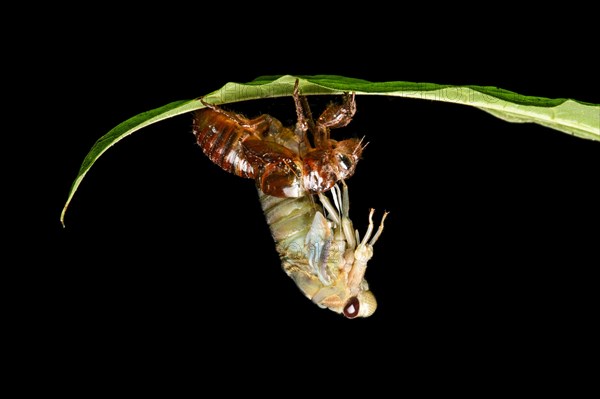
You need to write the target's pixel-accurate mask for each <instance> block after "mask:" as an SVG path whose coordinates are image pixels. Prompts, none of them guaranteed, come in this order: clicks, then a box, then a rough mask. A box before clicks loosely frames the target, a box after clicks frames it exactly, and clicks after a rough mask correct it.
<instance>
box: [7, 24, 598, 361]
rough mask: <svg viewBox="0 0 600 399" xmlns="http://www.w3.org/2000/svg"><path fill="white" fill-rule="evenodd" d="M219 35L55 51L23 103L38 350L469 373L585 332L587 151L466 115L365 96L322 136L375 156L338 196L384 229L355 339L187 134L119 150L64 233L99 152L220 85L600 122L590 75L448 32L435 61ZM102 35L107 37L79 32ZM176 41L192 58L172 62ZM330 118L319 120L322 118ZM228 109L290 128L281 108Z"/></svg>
mask: <svg viewBox="0 0 600 399" xmlns="http://www.w3.org/2000/svg"><path fill="white" fill-rule="evenodd" d="M82 25H84V24H83V23H82ZM215 26H217V25H215ZM215 26H212V25H211V27H210V28H209V27H206V26H199V27H198V29H197V30H192V33H187V32H185V33H183V32H181V33H168V34H167V33H166V32H165V31H162V30H160V29H159V28H158V27H157V26H155V25H153V24H152V23H150V22H148V23H147V25H145V24H144V25H143V26H140V27H139V29H137V30H135V31H134V33H132V32H130V31H129V30H128V28H127V27H126V26H125V24H123V26H121V25H120V24H119V23H117V24H116V26H112V27H111V31H113V32H116V33H115V38H110V39H109V38H107V37H106V36H103V35H100V36H91V35H90V36H85V40H84V41H83V43H82V44H81V45H79V44H75V43H65V42H64V41H61V40H57V41H56V42H55V43H59V42H60V43H61V45H57V48H56V54H57V59H61V61H53V60H52V58H50V59H49V60H48V61H49V62H50V63H53V62H54V63H56V64H58V65H56V67H57V68H56V69H55V71H54V72H53V73H48V71H43V72H41V75H42V77H43V79H41V80H43V84H41V85H40V87H37V88H35V89H32V91H31V93H30V94H31V98H34V99H35V101H36V103H37V102H40V103H41V104H42V105H40V106H39V107H38V108H36V109H39V114H36V111H32V112H31V115H30V118H31V119H28V120H30V121H31V122H28V123H27V124H28V129H29V131H32V132H33V135H34V137H35V140H36V141H35V144H34V143H33V142H31V144H30V146H31V147H35V148H33V149H32V151H34V153H35V154H36V156H35V161H36V162H34V164H35V165H38V162H39V164H40V165H42V167H36V168H35V172H34V173H31V174H30V175H29V178H28V180H27V184H26V185H27V186H29V187H30V188H31V187H33V188H34V192H33V193H32V194H31V195H30V196H29V197H28V198H27V200H25V201H23V203H24V204H25V205H26V206H27V207H28V212H27V214H26V215H25V216H22V217H21V218H20V223H19V228H18V229H17V230H16V231H15V234H14V236H16V237H17V238H23V239H24V240H23V241H25V242H27V243H31V242H41V243H42V245H43V246H42V247H41V248H40V247H38V246H35V247H33V248H32V247H31V246H28V247H27V249H25V250H23V251H22V252H21V258H22V259H25V260H29V259H31V260H32V262H31V263H30V264H31V266H28V267H27V268H26V274H27V280H26V281H27V282H26V283H25V285H26V286H27V290H26V291H25V292H30V293H31V295H23V296H24V297H27V300H30V301H31V302H32V308H33V309H34V310H33V312H32V315H31V317H32V318H33V319H34V320H35V322H34V324H35V325H36V326H37V328H42V329H44V330H45V331H47V332H50V331H53V332H55V333H56V335H55V337H58V338H56V339H57V340H58V342H60V345H62V346H63V347H67V348H74V347H77V348H82V349H81V350H82V353H83V354H84V355H82V359H83V358H86V357H87V356H90V354H91V353H93V354H95V356H100V357H102V356H103V355H102V354H103V353H104V354H106V353H108V354H114V355H115V357H116V358H119V357H120V356H122V354H123V352H126V353H129V354H130V356H131V357H132V358H136V359H139V358H145V357H147V358H151V357H152V356H153V355H152V354H154V355H156V353H157V352H159V353H163V354H166V353H168V352H169V351H171V350H172V351H173V352H177V353H179V354H180V355H182V356H183V357H185V356H190V357H192V358H194V359H198V358H201V356H202V354H204V355H206V353H205V351H206V350H208V349H210V348H215V347H216V348H218V349H219V350H227V351H232V352H237V353H238V354H239V353H244V354H247V356H249V358H251V359H255V358H257V357H260V356H261V354H262V353H263V352H265V351H266V352H269V351H275V352H278V351H281V356H282V357H285V356H286V355H285V353H289V355H290V356H294V357H308V358H319V357H321V356H323V354H324V353H329V354H331V355H339V356H341V359H345V360H347V361H349V360H348V359H350V358H351V357H352V356H353V355H354V354H356V353H357V352H366V353H379V354H380V355H381V354H383V353H390V354H391V353H393V354H394V355H397V356H396V357H394V359H398V360H400V359H401V358H402V357H408V359H410V362H413V363H415V364H424V363H421V362H426V360H424V358H428V357H430V356H432V357H435V356H437V355H434V354H436V353H438V354H439V353H451V354H452V356H460V353H463V351H465V352H471V356H473V357H472V359H473V361H476V359H477V356H478V353H480V352H479V350H481V351H482V353H486V354H487V355H489V354H490V353H494V354H497V355H499V354H501V353H503V352H504V351H509V352H510V351H511V350H512V348H514V345H516V344H519V345H521V344H524V345H525V346H526V347H528V348H530V349H531V350H533V351H536V352H537V351H539V353H540V354H543V353H544V348H545V347H546V345H547V343H548V341H547V340H551V339H553V338H555V337H556V336H555V335H553V332H554V331H556V329H557V328H559V327H560V328H564V326H565V325H569V326H574V327H573V328H574V329H577V328H580V326H581V322H582V321H585V319H586V317H585V316H582V313H581V309H582V308H584V307H585V305H587V304H588V303H589V302H590V301H591V299H590V298H591V295H592V291H591V289H590V288H589V283H590V279H591V273H592V269H593V268H594V267H597V264H598V253H597V250H598V238H597V236H598V234H597V232H598V225H599V224H598V223H599V222H600V217H599V216H598V212H597V210H598V201H597V199H598V196H597V194H596V192H595V190H596V186H597V181H598V173H597V171H598V159H600V158H599V157H600V145H599V144H598V143H596V142H591V141H587V140H583V139H580V138H576V137H572V136H570V135H567V134H565V133H561V132H558V131H555V130H551V129H549V128H545V127H541V126H537V125H532V124H512V123H508V122H505V121H502V120H499V119H497V118H495V117H493V116H491V115H488V114H487V113H485V112H482V111H480V110H477V109H475V108H470V107H466V106H462V105H454V104H450V103H443V102H434V101H429V100H417V99H402V98H391V97H384V96H373V97H370V96H359V97H358V98H357V108H358V111H357V114H356V117H355V119H354V121H353V122H352V123H351V124H350V125H349V126H348V127H347V128H345V129H343V130H339V131H337V132H335V134H336V135H338V134H339V135H340V137H351V136H363V135H364V136H365V137H366V140H367V141H368V142H369V145H368V147H367V148H366V150H365V153H364V157H363V159H362V161H361V162H360V163H359V165H358V169H357V173H356V174H355V176H353V177H352V179H351V180H350V181H349V182H348V184H349V188H350V197H351V216H352V219H353V221H354V223H355V227H357V228H358V229H359V230H360V231H361V232H364V230H365V228H366V221H367V215H368V209H369V208H370V207H374V208H375V209H376V211H377V212H376V221H378V220H379V217H380V216H381V214H382V212H383V211H384V210H387V211H390V214H389V217H388V219H387V221H386V227H385V231H384V233H383V235H382V237H381V238H380V240H379V241H378V242H377V244H376V246H375V255H374V258H373V259H372V260H371V262H370V263H369V268H368V269H367V274H366V277H367V280H368V281H369V283H370V285H371V288H372V290H373V292H374V293H375V295H376V297H377V299H378V302H379V308H378V310H377V312H376V313H375V314H374V315H373V316H372V317H371V318H368V319H363V320H346V319H344V318H343V317H341V316H340V315H337V314H335V313H333V312H330V311H328V310H322V309H319V308H318V307H317V306H315V305H314V304H312V303H311V302H310V301H309V300H308V299H306V298H305V297H304V296H303V295H302V294H301V293H300V292H299V290H298V289H297V288H296V287H295V286H294V284H293V282H292V281H291V280H290V279H289V278H288V277H287V276H286V275H285V273H284V272H283V271H282V270H281V268H280V263H279V260H278V257H277V254H276V252H275V248H274V243H273V241H272V239H271V237H270V234H269V231H268V228H267V226H266V224H265V221H264V217H263V215H262V213H261V210H260V206H259V203H258V199H257V196H256V192H255V188H254V185H253V182H252V181H249V180H244V179H242V178H239V177H236V176H233V175H229V174H227V173H225V172H224V171H222V170H221V169H220V168H218V167H217V166H215V165H214V164H212V163H211V162H210V161H209V160H208V159H207V158H206V157H205V156H204V155H203V153H202V152H201V150H200V148H198V147H197V146H196V144H195V143H194V137H193V135H192V133H191V116H188V115H181V116H177V117H175V118H172V119H169V120H165V121H162V122H159V123H157V124H155V125H152V126H149V127H147V128H144V129H142V130H140V131H138V132H136V133H134V134H133V135H132V136H129V137H127V138H125V139H123V140H122V141H120V142H119V143H117V144H116V145H115V146H114V147H112V148H110V149H109V150H108V151H107V152H106V153H105V154H104V155H103V156H102V157H101V158H100V159H99V160H98V161H97V162H96V164H95V165H94V166H93V167H92V169H91V170H90V172H89V173H88V174H87V176H86V178H85V179H84V180H83V182H82V184H81V186H80V188H79V190H78V192H77V193H76V195H75V197H74V199H73V201H72V203H71V205H70V208H69V210H68V212H67V215H66V228H63V227H62V226H61V225H60V222H59V216H60V212H61V209H62V206H63V205H64V202H65V200H66V198H67V194H68V191H69V187H70V185H71V184H72V182H73V180H74V179H75V177H76V174H77V171H78V169H79V167H80V165H81V162H82V161H83V159H84V157H85V155H86V154H87V152H88V151H89V150H90V148H91V147H92V145H93V144H94V143H95V141H96V140H97V139H98V138H100V137H101V136H102V135H104V134H105V133H106V132H108V131H109V130H110V129H112V128H113V127H115V126H116V125H117V124H119V123H121V122H122V121H124V120H126V119H128V118H130V117H132V116H135V115H137V114H138V113H140V112H143V111H147V110H150V109H154V108H156V107H159V106H162V105H165V104H167V103H170V102H172V101H176V100H182V99H191V98H195V97H198V96H200V95H204V94H207V93H209V92H211V91H213V90H216V89H218V88H220V87H221V86H223V85H224V84H225V83H227V82H229V81H236V82H247V81H250V80H252V79H254V78H256V77H257V76H261V75H271V74H292V75H293V74H304V75H311V74H337V75H343V76H349V77H355V78H362V79H367V80H373V81H389V80H404V81H410V82H431V83H439V84H456V85H461V84H473V85H482V86H485V85H489V86H497V87H501V88H503V89H507V90H511V91H514V92H517V93H519V94H523V95H534V96H542V97H549V98H564V97H568V98H575V99H579V100H583V101H588V102H593V103H600V98H599V96H598V91H597V81H596V82H595V83H596V84H595V85H594V84H590V81H594V80H597V78H596V74H595V72H594V73H592V66H591V65H588V64H582V63H576V62H560V61H558V60H556V59H555V58H554V57H553V56H551V55H550V54H549V52H548V51H547V50H548V49H547V48H545V47H539V46H537V47H536V46H525V45H523V46H522V48H519V46H518V45H515V41H511V40H510V39H509V38H508V37H498V38H497V39H495V40H494V41H493V42H486V43H485V45H482V44H481V43H480V42H472V41H471V40H470V34H468V32H465V34H464V35H463V34H460V32H458V30H457V31H455V32H454V33H455V34H454V35H448V36H446V35H437V36H436V37H435V40H426V39H424V38H419V39H417V37H415V35H411V34H408V33H407V34H402V35H400V33H397V32H394V31H392V30H390V31H385V32H381V35H373V36H369V38H368V39H367V41H366V42H365V41H361V40H365V38H362V39H361V38H359V37H356V36H355V35H354V34H352V32H353V31H352V28H351V27H348V26H338V25H334V26H335V29H332V31H331V32H329V33H327V35H325V34H324V35H323V39H322V40H321V39H320V38H318V37H317V38H314V39H312V40H309V41H303V40H299V39H298V36H297V35H295V34H294V32H295V31H294V30H293V29H292V28H290V29H284V30H283V33H282V34H283V35H284V37H283V40H284V43H287V44H284V45H281V44H276V43H274V42H273V35H272V34H270V32H268V30H267V29H265V31H262V30H260V31H259V32H257V30H258V28H256V27H252V29H248V30H249V31H251V32H253V34H252V35H249V36H244V35H241V36H239V37H238V38H237V39H236V40H234V41H228V40H226V39H224V38H222V37H221V36H220V35H219V31H218V29H216V28H215ZM261 26H262V24H261ZM80 28H82V29H83V26H82V27H80ZM96 28H98V31H102V29H107V28H106V24H105V23H103V25H102V26H101V27H100V26H98V27H86V29H84V31H85V32H87V31H88V30H89V31H94V30H95V29H96ZM383 29H385V28H383ZM125 31H127V32H128V34H122V35H120V34H117V33H124V32H125ZM157 32H159V33H157ZM521 33H523V32H521ZM185 34H188V35H192V34H193V36H188V37H187V39H186V41H185V44H182V43H178V44H177V45H176V44H174V43H175V42H178V38H179V37H181V36H183V35H185ZM255 34H256V35H255ZM263 34H264V35H263ZM533 36H535V35H533ZM533 36H532V37H533ZM67 37H70V36H68V35H66V36H65V38H67ZM111 37H112V36H111ZM65 38H59V39H65ZM65 40H66V39H65ZM532 40H533V39H532ZM67 42H68V40H67ZM508 43H512V44H511V45H508ZM63 46H64V47H63ZM515 46H516V47H517V48H515ZM542 72H543V73H542ZM55 93H59V94H60V96H55V95H54V94H55ZM331 99H332V98H314V99H313V98H311V99H310V101H311V103H312V104H313V112H316V113H318V111H319V110H320V109H322V107H323V106H324V104H325V103H326V102H327V101H329V100H331ZM230 109H233V110H235V111H238V112H243V113H245V114H247V115H249V116H252V115H257V114H260V113H270V114H272V115H274V116H276V117H279V118H280V119H281V120H282V121H284V122H285V123H286V124H292V123H293V122H294V120H293V118H294V109H293V102H292V99H291V98H289V97H288V98H281V99H270V100H260V101H254V102H251V103H238V104H232V105H231V106H230ZM46 111H50V112H48V114H46ZM42 115H43V116H42ZM38 117H39V118H40V119H37V118H38ZM36 119H37V121H35V120H36ZM39 235H41V237H38V236H39ZM34 259H35V260H36V261H35V262H33V260H34ZM24 263H25V262H24ZM32 298H33V299H32ZM49 336H50V335H49ZM49 341H51V342H56V341H54V339H49ZM49 346H52V345H49ZM115 348H118V349H115ZM186 353H187V354H188V355H185V354H186ZM422 355H423V356H422ZM487 355H486V356H487ZM104 356H110V355H104ZM167 356H168V355H167ZM442 357H443V356H442ZM235 359H236V360H235V361H240V358H238V357H235ZM439 359H440V358H439V357H438V360H439ZM232 361H233V360H232ZM246 361H248V362H251V361H250V360H246ZM417 367H418V366H417Z"/></svg>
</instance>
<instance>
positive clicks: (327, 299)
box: [259, 180, 388, 319]
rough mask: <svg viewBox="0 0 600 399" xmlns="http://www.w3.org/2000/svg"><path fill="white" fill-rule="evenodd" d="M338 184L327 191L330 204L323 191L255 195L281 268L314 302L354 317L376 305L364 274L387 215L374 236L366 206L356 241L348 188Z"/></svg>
mask: <svg viewBox="0 0 600 399" xmlns="http://www.w3.org/2000/svg"><path fill="white" fill-rule="evenodd" d="M341 184H342V189H340V188H339V185H338V184H335V185H334V186H333V187H332V189H331V190H330V193H331V196H332V200H333V203H332V201H331V200H330V199H329V198H328V197H327V196H326V195H325V194H323V193H318V194H317V195H304V196H302V197H297V198H280V197H275V196H271V195H267V194H264V193H263V192H261V191H260V190H259V198H260V203H261V206H262V209H263V211H264V214H265V217H266V220H267V223H268V225H269V228H270V230H271V234H272V236H273V238H274V240H275V243H276V249H277V252H278V253H279V257H280V259H281V262H282V267H283V270H284V271H285V272H286V273H287V275H288V276H290V277H291V278H292V279H293V280H294V282H295V283H296V285H297V286H298V288H300V290H301V291H302V292H303V293H304V295H306V297H308V298H309V299H310V300H311V301H312V302H314V303H315V304H316V305H318V306H319V307H321V308H328V309H330V310H332V311H334V312H336V313H341V314H343V315H344V316H346V317H347V318H350V319H353V318H356V317H367V316H370V315H372V314H373V312H375V309H376V308H377V301H376V300H375V296H374V295H373V293H372V292H371V290H370V289H369V284H368V283H367V280H365V272H366V269H367V262H368V261H369V260H370V259H371V257H372V256H373V245H374V244H375V242H376V241H377V239H378V238H379V236H380V235H381V232H382V231H383V222H384V220H385V218H386V216H387V215H388V213H387V212H385V213H384V215H383V218H382V219H381V223H380V225H379V228H378V229H377V231H376V232H375V234H373V231H374V224H373V213H374V210H373V209H371V211H370V213H369V225H368V228H367V231H366V233H365V235H364V236H363V238H362V240H361V238H360V234H359V232H358V230H355V229H354V227H353V225H352V220H351V219H350V217H349V209H350V200H349V196H348V186H347V185H346V183H345V182H344V181H343V180H342V181H341ZM316 199H318V201H317V200H316Z"/></svg>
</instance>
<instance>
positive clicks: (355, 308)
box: [344, 296, 360, 319]
mask: <svg viewBox="0 0 600 399" xmlns="http://www.w3.org/2000/svg"><path fill="white" fill-rule="evenodd" d="M359 310H360V302H359V301H358V298H357V297H355V296H353V297H352V298H350V299H349V300H348V302H346V306H344V316H346V317H347V318H349V319H353V318H355V317H356V316H358V312H359Z"/></svg>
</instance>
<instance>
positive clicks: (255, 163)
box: [193, 81, 364, 197]
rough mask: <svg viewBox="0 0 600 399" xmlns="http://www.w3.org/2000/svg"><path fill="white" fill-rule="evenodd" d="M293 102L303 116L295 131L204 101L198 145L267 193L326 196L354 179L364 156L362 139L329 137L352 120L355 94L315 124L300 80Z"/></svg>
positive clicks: (197, 123)
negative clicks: (300, 85) (301, 88)
mask: <svg viewBox="0 0 600 399" xmlns="http://www.w3.org/2000/svg"><path fill="white" fill-rule="evenodd" d="M293 97H294V103H295V106H296V114H297V117H298V122H297V123H296V126H295V127H294V128H288V127H284V126H283V125H282V123H281V122H280V121H279V120H278V119H276V118H274V117H272V116H271V115H268V114H263V115H260V116H258V117H256V118H253V119H249V118H246V117H244V116H243V115H241V114H237V113H234V112H230V111H227V110H224V109H222V108H220V107H217V106H216V105H212V104H209V103H206V102H204V101H203V103H204V105H205V106H206V108H203V109H201V110H199V111H196V112H195V113H194V118H193V132H194V135H195V136H196V140H197V143H198V145H199V146H200V147H201V148H202V151H203V152H204V153H205V154H206V155H207V156H208V157H209V158H210V160H211V161H213V162H214V163H215V164H217V165H218V166H220V167H221V168H222V169H224V170H226V171H228V172H231V173H234V174H236V175H238V176H241V177H245V178H252V179H255V180H256V184H257V187H258V188H259V189H260V190H261V191H262V192H263V193H265V194H268V195H273V196H276V197H301V196H304V195H306V194H316V193H320V192H325V191H327V190H329V189H331V187H333V185H334V184H335V183H336V182H339V181H340V180H342V179H348V178H349V177H351V176H352V175H353V174H354V171H355V169H356V164H357V163H358V161H359V159H360V157H361V155H362V151H363V148H364V147H363V145H362V139H357V138H350V139H346V140H341V141H337V140H334V139H332V138H331V137H330V130H331V129H335V128H340V127H344V126H346V125H348V123H350V121H351V120H352V117H353V116H354V114H355V112H356V101H355V95H354V93H352V94H348V93H347V94H345V95H344V101H343V102H342V103H341V104H330V105H329V106H328V107H327V108H326V109H325V110H324V111H323V113H322V114H321V115H320V116H319V117H318V118H317V119H316V120H313V117H312V114H311V111H310V108H309V105H308V101H307V100H306V97H305V96H301V95H300V92H299V89H298V81H296V85H295V87H294V94H293ZM307 132H309V133H311V135H310V137H309V135H308V134H307ZM311 139H312V141H311Z"/></svg>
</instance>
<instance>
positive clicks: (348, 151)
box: [331, 139, 364, 180]
mask: <svg viewBox="0 0 600 399" xmlns="http://www.w3.org/2000/svg"><path fill="white" fill-rule="evenodd" d="M363 148H364V147H363V146H362V140H359V139H347V140H343V141H339V142H337V143H335V147H334V149H333V159H332V160H331V161H332V163H333V164H335V165H336V169H337V170H336V172H337V173H336V174H337V180H345V179H348V178H350V177H351V176H352V175H353V174H354V171H355V170H356V164H358V161H359V160H360V157H361V155H362V152H363Z"/></svg>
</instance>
